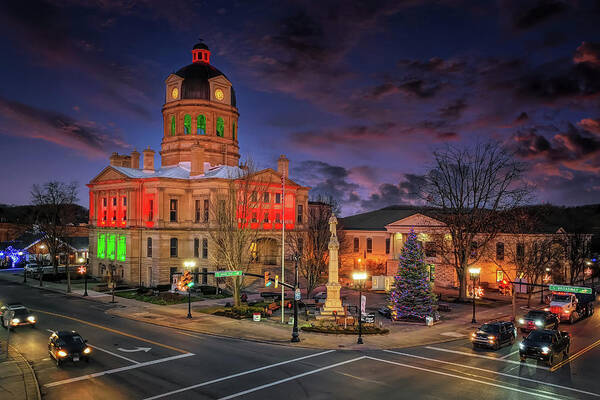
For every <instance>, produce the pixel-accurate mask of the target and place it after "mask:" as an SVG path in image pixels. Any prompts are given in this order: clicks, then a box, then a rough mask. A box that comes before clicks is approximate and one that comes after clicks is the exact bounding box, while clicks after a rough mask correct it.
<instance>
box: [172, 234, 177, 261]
mask: <svg viewBox="0 0 600 400" xmlns="http://www.w3.org/2000/svg"><path fill="white" fill-rule="evenodd" d="M176 257H177V238H171V258H176Z"/></svg>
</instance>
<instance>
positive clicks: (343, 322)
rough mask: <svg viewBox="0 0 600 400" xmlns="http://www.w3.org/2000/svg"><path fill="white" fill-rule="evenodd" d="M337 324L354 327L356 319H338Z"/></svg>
mask: <svg viewBox="0 0 600 400" xmlns="http://www.w3.org/2000/svg"><path fill="white" fill-rule="evenodd" d="M335 322H336V323H337V325H338V326H345V325H354V323H355V322H356V321H355V320H354V317H340V318H336V320H335Z"/></svg>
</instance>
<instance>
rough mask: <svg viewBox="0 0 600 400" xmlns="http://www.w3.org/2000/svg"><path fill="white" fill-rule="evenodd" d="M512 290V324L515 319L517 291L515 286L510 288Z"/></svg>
mask: <svg viewBox="0 0 600 400" xmlns="http://www.w3.org/2000/svg"><path fill="white" fill-rule="evenodd" d="M511 289H512V320H513V322H514V321H516V319H517V291H516V288H515V285H514V284H513V285H512V286H511Z"/></svg>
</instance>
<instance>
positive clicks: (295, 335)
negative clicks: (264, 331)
mask: <svg viewBox="0 0 600 400" xmlns="http://www.w3.org/2000/svg"><path fill="white" fill-rule="evenodd" d="M294 261H295V264H294V276H295V281H294V328H293V329H292V343H298V342H299V341H300V337H299V335H298V300H297V299H296V292H298V290H299V288H298V254H296V255H295V256H294ZM282 287H283V286H282Z"/></svg>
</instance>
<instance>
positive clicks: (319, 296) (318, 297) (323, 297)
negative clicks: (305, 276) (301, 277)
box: [313, 292, 327, 303]
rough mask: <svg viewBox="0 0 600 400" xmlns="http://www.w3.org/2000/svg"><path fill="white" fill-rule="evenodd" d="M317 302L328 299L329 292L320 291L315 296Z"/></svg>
mask: <svg viewBox="0 0 600 400" xmlns="http://www.w3.org/2000/svg"><path fill="white" fill-rule="evenodd" d="M313 299H315V301H316V302H319V303H324V302H325V300H327V292H319V293H317V294H315V295H314V296H313Z"/></svg>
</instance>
